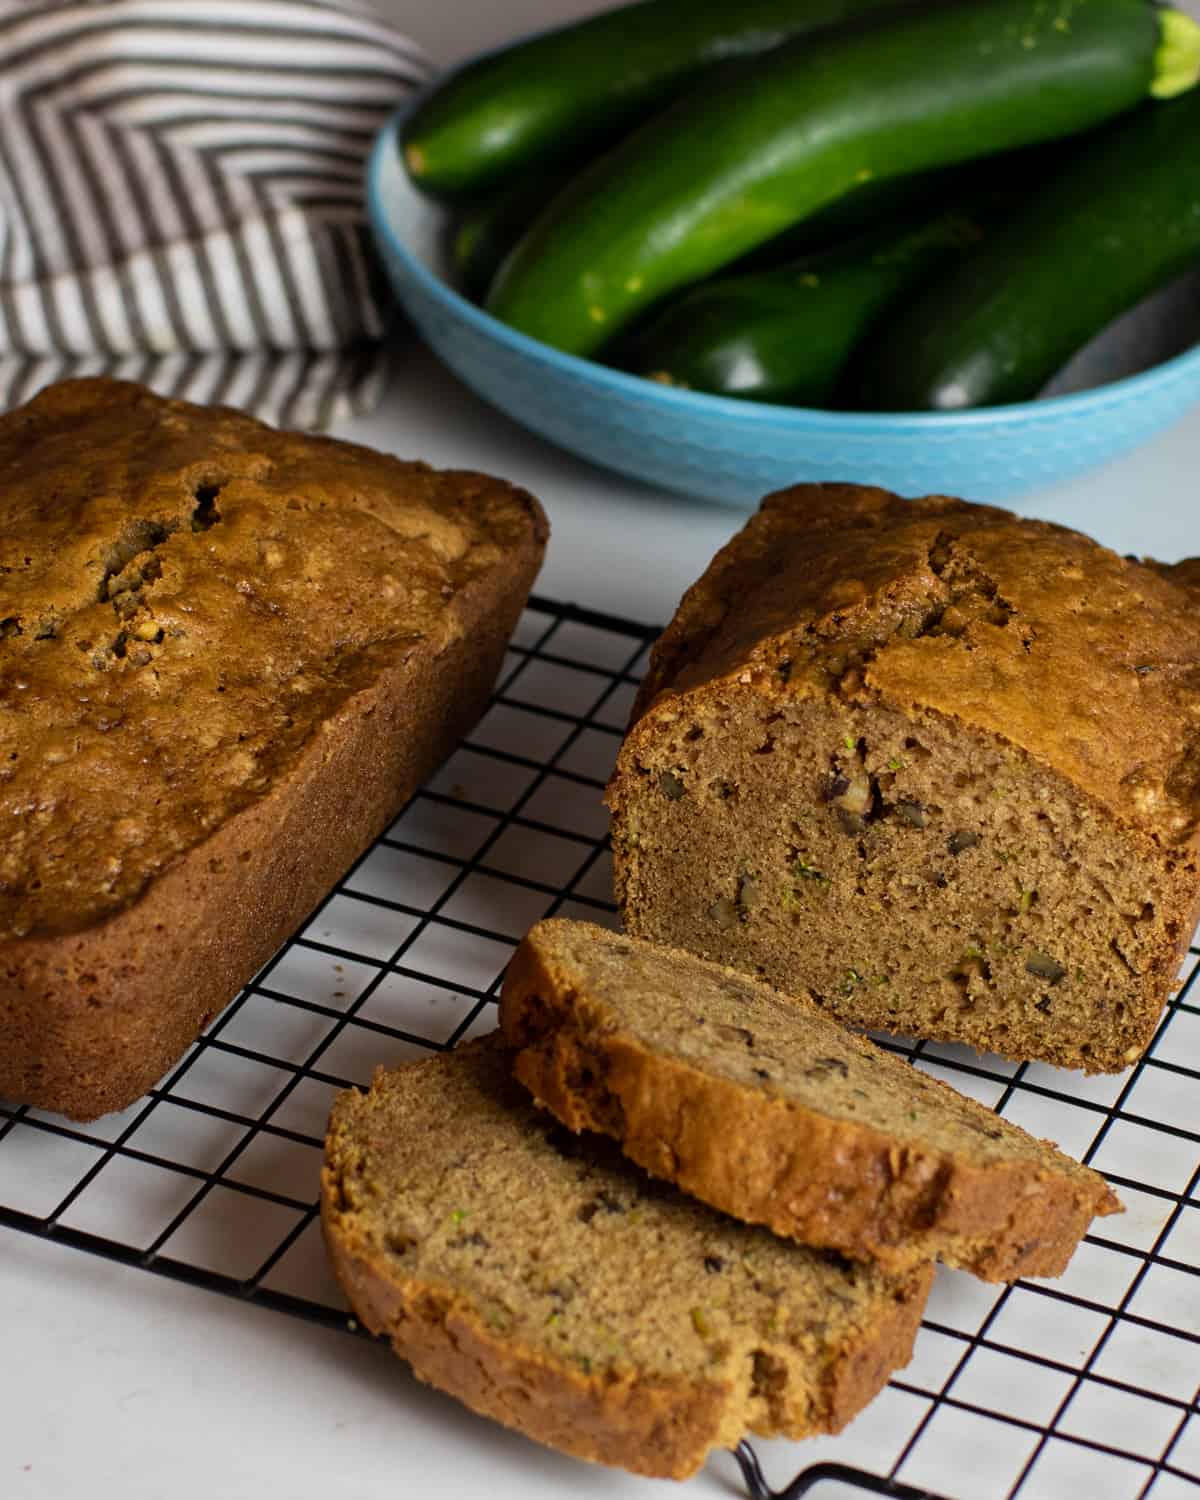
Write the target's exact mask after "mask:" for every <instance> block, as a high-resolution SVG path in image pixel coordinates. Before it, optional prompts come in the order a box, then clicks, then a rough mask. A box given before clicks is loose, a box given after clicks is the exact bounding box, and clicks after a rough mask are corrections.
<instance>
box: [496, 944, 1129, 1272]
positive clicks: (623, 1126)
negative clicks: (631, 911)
mask: <svg viewBox="0 0 1200 1500" xmlns="http://www.w3.org/2000/svg"><path fill="white" fill-rule="evenodd" d="M500 1020H501V1025H502V1027H503V1030H504V1035H505V1038H506V1039H507V1041H508V1042H509V1044H510V1046H512V1047H513V1048H514V1049H515V1052H516V1055H515V1060H514V1064H513V1071H514V1072H515V1074H516V1076H517V1077H518V1078H519V1079H520V1080H521V1081H522V1083H524V1084H525V1085H526V1087H527V1088H528V1089H529V1090H530V1092H531V1093H532V1094H533V1096H534V1098H535V1099H536V1100H537V1101H538V1102H539V1103H541V1104H544V1105H545V1106H546V1107H547V1108H548V1109H549V1110H551V1111H552V1113H553V1114H554V1115H556V1116H557V1118H558V1119H560V1120H561V1121H562V1122H563V1124H564V1125H566V1126H568V1128H570V1129H571V1130H576V1131H578V1130H599V1131H603V1132H604V1133H605V1134H606V1135H611V1136H612V1137H613V1138H614V1139H615V1140H618V1141H619V1142H620V1143H621V1149H622V1150H623V1151H624V1152H625V1154H626V1156H628V1157H630V1158H631V1159H632V1160H633V1161H636V1162H637V1163H638V1164H639V1165H641V1166H643V1167H645V1168H646V1170H647V1171H649V1172H653V1173H654V1174H655V1176H657V1177H664V1178H667V1179H668V1180H669V1181H671V1182H675V1183H678V1185H679V1186H680V1187H682V1188H683V1189H685V1191H687V1192H689V1193H692V1194H693V1195H694V1196H695V1197H697V1198H701V1199H703V1200H704V1202H705V1203H711V1204H712V1205H713V1206H714V1207H715V1208H720V1209H723V1210H724V1211H725V1212H726V1213H730V1214H734V1215H735V1216H736V1217H737V1218H739V1219H744V1220H745V1221H746V1222H747V1223H751V1224H766V1225H767V1226H768V1228H770V1229H772V1230H774V1231H775V1233H776V1234H782V1235H788V1236H790V1237H791V1238H793V1239H796V1240H799V1241H800V1242H801V1243H803V1244H808V1245H823V1246H827V1247H829V1248H832V1249H835V1250H839V1251H841V1252H842V1253H843V1254H845V1255H851V1256H853V1257H854V1258H855V1259H858V1260H875V1261H878V1262H879V1264H880V1265H882V1266H884V1267H885V1268H886V1269H888V1270H891V1271H899V1270H904V1269H907V1268H908V1267H910V1266H914V1265H918V1264H920V1262H922V1261H926V1260H931V1259H933V1258H934V1257H935V1256H936V1257H937V1258H938V1259H941V1260H944V1261H945V1262H946V1263H947V1264H948V1265H952V1266H958V1267H961V1268H962V1269H964V1270H968V1271H973V1272H974V1273H975V1274H976V1275H977V1276H980V1277H982V1278H983V1279H984V1280H985V1281H1011V1280H1013V1279H1014V1278H1015V1277H1017V1276H1057V1275H1059V1274H1060V1273H1061V1272H1062V1271H1064V1270H1065V1269H1066V1267H1067V1263H1068V1261H1069V1260H1070V1258H1071V1255H1072V1254H1073V1253H1074V1250H1075V1247H1076V1245H1077V1244H1078V1243H1079V1240H1080V1239H1081V1238H1082V1236H1083V1235H1084V1233H1085V1232H1086V1230H1087V1228H1088V1225H1089V1224H1090V1223H1091V1221H1092V1218H1093V1216H1094V1215H1096V1214H1109V1213H1116V1212H1119V1210H1120V1204H1119V1203H1118V1202H1117V1199H1116V1197H1115V1195H1114V1194H1113V1193H1112V1191H1111V1190H1110V1188H1109V1186H1108V1184H1107V1183H1106V1182H1105V1181H1104V1178H1103V1177H1101V1176H1100V1174H1099V1172H1093V1171H1092V1170H1091V1168H1090V1167H1084V1166H1081V1165H1080V1164H1079V1163H1078V1162H1076V1161H1072V1160H1071V1158H1070V1157H1069V1156H1064V1155H1063V1153H1062V1152H1061V1151H1059V1150H1057V1149H1056V1148H1055V1147H1054V1146H1053V1145H1051V1144H1050V1142H1049V1141H1036V1140H1034V1139H1033V1137H1032V1136H1030V1135H1029V1134H1028V1133H1027V1132H1026V1131H1024V1130H1022V1129H1021V1128H1020V1127H1019V1126H1017V1125H1013V1124H1011V1123H1010V1122H1009V1121H1008V1120H1004V1119H1002V1118H1000V1117H999V1116H997V1115H995V1114H993V1113H992V1111H991V1110H989V1109H985V1108H984V1107H983V1105H982V1104H979V1103H977V1102H976V1101H975V1100H974V1099H969V1098H967V1097H965V1096H964V1095H962V1094H960V1093H958V1092H957V1091H956V1090H955V1089H952V1088H950V1087H949V1086H948V1085H947V1084H944V1083H942V1082H940V1081H939V1080H938V1079H936V1078H930V1077H929V1076H928V1075H927V1074H926V1073H923V1072H921V1071H920V1070H919V1069H917V1068H914V1067H910V1066H909V1064H908V1063H907V1062H905V1061H903V1060H902V1059H901V1058H899V1057H895V1056H893V1055H892V1054H890V1053H888V1052H885V1051H884V1050H883V1049H882V1048H880V1047H877V1046H876V1045H875V1044H874V1043H873V1042H870V1041H868V1040H867V1039H866V1038H865V1037H860V1036H857V1035H856V1034H855V1033H854V1032H852V1031H849V1030H848V1029H847V1028H846V1027H844V1026H842V1025H841V1024H840V1023H839V1022H837V1021H835V1020H834V1019H833V1018H832V1017H831V1016H829V1015H827V1014H826V1013H825V1012H824V1011H822V1010H820V1009H819V1008H818V1007H817V1006H815V1005H813V1003H812V1002H811V1001H810V1000H809V999H808V998H807V997H805V996H792V995H782V994H780V993H779V991H778V990H775V989H772V988H771V986H770V985H767V984H762V983H758V982H756V981H755V980H752V979H749V978H747V976H746V975H744V974H737V973H735V972H734V971H733V970H732V969H725V968H722V967H721V966H720V965H718V964H713V963H709V962H707V961H706V960H705V959H702V958H697V957H696V956H695V955H694V954H690V953H683V952H681V951H679V950H678V949H674V948H661V947H659V946H658V945H657V944H655V943H647V942H643V941H642V940H640V939H638V938H633V937H627V936H625V935H624V934H618V933H613V932H608V931H607V930H606V929H604V928H602V927H593V926H592V925H591V924H590V923H588V922H567V921H562V920H557V919H553V920H547V921H542V922H539V923H538V924H537V925H536V926H535V927H534V928H533V929H532V930H531V931H530V932H528V933H527V934H526V936H525V938H524V939H523V941H522V943H521V946H520V947H519V948H518V949H517V951H516V953H515V954H514V955H513V959H512V962H511V963H510V964H509V966H508V971H507V973H506V975H505V980H504V993H503V996H502V998H501V1002H500Z"/></svg>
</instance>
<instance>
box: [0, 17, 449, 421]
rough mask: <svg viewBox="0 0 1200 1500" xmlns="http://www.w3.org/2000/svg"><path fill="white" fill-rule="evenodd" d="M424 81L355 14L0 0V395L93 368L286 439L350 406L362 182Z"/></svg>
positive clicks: (358, 368)
mask: <svg viewBox="0 0 1200 1500" xmlns="http://www.w3.org/2000/svg"><path fill="white" fill-rule="evenodd" d="M427 74H428V68H427V65H426V63H425V61H424V59H423V58H422V56H421V54H420V53H419V51H418V50H417V49H416V47H415V46H414V45H413V44H412V43H411V42H409V41H408V40H406V39H405V38H404V37H403V36H401V35H400V34H399V33H397V32H396V31H395V30H394V29H393V28H392V27H390V26H388V25H387V24H385V23H384V22H383V21H381V20H380V19H379V18H378V17H376V16H373V15H372V13H371V12H370V11H369V10H368V9H367V8H366V7H365V6H363V5H360V4H358V3H355V0H340V3H338V0H89V3H69V4H63V3H61V0H40V3H29V0H0V405H3V406H11V405H15V404H17V403H18V402H20V401H23V400H25V399H26V398H27V397H28V396H29V395H31V394H32V393H33V391H35V390H37V389H39V388H40V387H41V386H42V385H45V384H46V383H47V382H48V381H49V380H53V379H57V378H59V377H61V376H64V375H69V374H97V373H111V374H115V375H121V376H125V377H128V378H133V379H139V380H143V381H145V382H146V383H147V384H150V385H152V386H154V387H155V389H157V390H160V391H162V392H163V393H165V394H175V395H184V396H187V397H188V398H190V399H196V400H206V401H224V402H228V403H230V404H234V405H239V406H242V407H245V408H246V409H248V410H252V411H255V412H257V413H258V414H259V415H262V416H264V417H266V418H267V419H268V420H271V421H277V422H282V423H284V424H285V425H288V426H302V427H319V426H324V425H327V424H328V423H329V421H331V420H333V419H334V418H335V417H337V416H340V415H343V414H344V413H346V412H348V411H357V410H362V409H364V408H365V407H366V406H367V405H369V404H370V403H371V402H372V401H373V400H374V398H375V395H376V393H377V388H378V384H379V372H380V357H379V349H380V340H381V338H382V336H383V334H384V332H385V327H386V323H387V319H388V315H389V314H388V299H387V294H386V288H385V286H384V283H383V280H382V277H381V273H380V272H379V270H378V268H377V266H376V263H375V261H374V259H373V257H372V254H371V250H370V245H369V237H368V234H367V230H366V224H365V210H364V201H363V191H362V177H363V168H364V164H365V161H366V157H367V154H368V152H369V149H370V146H371V142H372V139H373V137H374V136H375V134H376V133H377V132H378V130H379V129H380V127H381V126H382V125H383V123H384V122H385V121H386V119H387V118H388V116H389V115H390V114H391V113H392V111H393V110H394V109H395V108H396V107H397V105H398V104H399V103H400V102H401V100H402V99H403V97H404V96H405V95H406V94H407V93H408V92H409V91H410V90H411V89H412V88H413V87H414V86H415V85H417V84H419V83H420V82H422V81H423V80H424V78H425V77H426V76H427Z"/></svg>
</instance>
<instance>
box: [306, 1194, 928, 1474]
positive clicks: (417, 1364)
mask: <svg viewBox="0 0 1200 1500" xmlns="http://www.w3.org/2000/svg"><path fill="white" fill-rule="evenodd" d="M335 1202H336V1185H335V1182H334V1181H333V1179H332V1178H331V1174H330V1169H329V1168H325V1170H324V1172H323V1173H322V1194H321V1225H322V1228H323V1230H324V1233H325V1243H326V1245H327V1246H328V1249H329V1255H330V1260H331V1263H332V1265H333V1269H334V1273H335V1275H336V1276H337V1278H338V1281H339V1282H340V1283H341V1285H342V1288H343V1290H344V1291H345V1293H346V1296H347V1298H348V1299H349V1301H350V1305H351V1307H353V1308H354V1310H355V1313H356V1314H357V1315H358V1317H359V1318H360V1319H361V1321H362V1322H363V1323H364V1324H365V1325H366V1327H367V1328H369V1329H370V1330H371V1332H372V1333H376V1334H384V1335H386V1337H387V1338H388V1339H389V1340H390V1341H391V1344H392V1348H393V1349H394V1350H395V1352H396V1353H397V1354H398V1355H399V1356H400V1357H401V1359H404V1360H407V1361H408V1363H409V1364H410V1365H411V1366H412V1368H413V1373H414V1374H415V1375H416V1376H417V1378H418V1380H423V1381H425V1383H426V1384H427V1385H432V1386H436V1387H437V1389H438V1390H441V1391H446V1392H448V1393H449V1394H450V1395H452V1396H454V1397H455V1398H456V1399H457V1400H459V1401H461V1402H462V1403H463V1404H464V1405H465V1406H469V1407H470V1408H471V1410H472V1411H475V1412H478V1413H479V1415H480V1416H484V1417H490V1418H491V1419H492V1420H493V1421H495V1422H501V1423H503V1424H504V1426H505V1427H511V1428H514V1429H515V1430H516V1431H517V1432H523V1433H524V1434H525V1435H526V1436H527V1437H531V1438H533V1439H534V1440H535V1441H536V1442H539V1443H545V1444H547V1445H548V1446H549V1447H551V1448H557V1449H558V1450H559V1451H560V1452H563V1453H569V1454H571V1455H572V1457H574V1458H582V1459H587V1460H589V1461H591V1462H592V1463H601V1464H613V1465H619V1466H623V1467H625V1468H629V1469H633V1470H635V1471H636V1472H637V1473H639V1474H650V1475H654V1476H656V1477H659V1478H663V1479H686V1478H687V1477H688V1475H689V1474H692V1473H694V1472H695V1471H696V1469H697V1468H699V1466H700V1464H702V1463H703V1462H704V1457H705V1456H706V1455H707V1453H708V1450H709V1448H710V1447H711V1446H712V1434H713V1432H714V1431H715V1430H716V1429H717V1428H718V1427H719V1425H720V1422H721V1416H722V1413H723V1409H724V1406H725V1392H724V1391H723V1390H721V1389H720V1388H719V1387H717V1386H697V1385H693V1384H692V1383H691V1382H690V1381H686V1380H682V1379H679V1380H659V1381H653V1382H652V1381H647V1380H643V1379H638V1378H636V1377H633V1376H626V1377H625V1378H623V1379H616V1380H613V1379H608V1378H602V1377H597V1376H588V1375H584V1374H582V1373H581V1372H580V1371H578V1370H573V1369H569V1368H568V1367H566V1366H565V1365H564V1364H563V1363H562V1362H561V1361H552V1360H549V1359H547V1358H546V1357H545V1356H544V1355H543V1354H542V1353H541V1352H540V1351H538V1350H535V1349H526V1348H522V1347H520V1346H514V1345H513V1344H512V1343H511V1342H510V1341H509V1340H507V1339H505V1338H504V1337H503V1336H502V1335H500V1334H497V1333H495V1332H493V1331H492V1330H491V1329H489V1328H488V1327H487V1326H486V1324H485V1323H484V1322H483V1321H482V1320H481V1319H480V1317H479V1315H478V1313H477V1312H476V1310H475V1309H474V1308H473V1307H472V1305H471V1303H470V1302H469V1301H468V1300H467V1299H466V1298H464V1297H461V1296H459V1295H457V1294H456V1293H455V1292H454V1291H453V1290H452V1289H451V1288H448V1287H438V1286H435V1285H430V1284H427V1283H424V1282H421V1281H418V1280H413V1279H411V1278H407V1277H405V1278H398V1277H395V1276H393V1275H389V1274H388V1273H387V1272H386V1271H385V1270H384V1269H383V1268H382V1267H381V1265H380V1262H379V1258H378V1256H377V1255H373V1254H372V1252H371V1248H370V1247H369V1246H364V1245H362V1243H361V1242H360V1240H359V1239H358V1237H357V1236H356V1235H355V1233H354V1230H353V1228H352V1227H348V1226H347V1225H345V1224H344V1222H343V1221H342V1219H341V1218H340V1217H339V1214H338V1211H337V1209H336V1207H335V1206H334V1205H335ZM910 1340H911V1334H910ZM898 1362H899V1361H898V1360H893V1361H892V1363H891V1364H889V1365H888V1367H887V1368H888V1369H889V1370H891V1369H893V1368H894V1367H895V1364H896V1363H898ZM885 1378H886V1377H885ZM851 1384H852V1385H853V1383H851ZM856 1394H857V1392H856V1391H855V1390H854V1389H851V1390H849V1391H847V1392H846V1394H845V1395H844V1396H842V1398H841V1399H842V1403H843V1404H849V1403H850V1402H853V1400H854V1396H855V1395H856ZM872 1394H873V1392H872ZM862 1404H863V1401H862V1400H861V1399H860V1400H859V1401H858V1403H857V1405H856V1406H854V1408H853V1409H854V1410H858V1408H859V1407H861V1406H862Z"/></svg>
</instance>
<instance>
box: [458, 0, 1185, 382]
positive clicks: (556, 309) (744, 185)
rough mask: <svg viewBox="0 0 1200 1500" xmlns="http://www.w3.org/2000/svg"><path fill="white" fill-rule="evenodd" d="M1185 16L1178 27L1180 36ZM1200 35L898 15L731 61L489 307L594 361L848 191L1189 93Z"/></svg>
mask: <svg viewBox="0 0 1200 1500" xmlns="http://www.w3.org/2000/svg"><path fill="white" fill-rule="evenodd" d="M1177 23H1181V24H1177ZM1197 36H1200V27H1197V25H1196V23H1194V22H1191V21H1188V20H1187V18H1186V17H1183V16H1181V15H1180V14H1179V13H1178V12H1159V11H1158V10H1156V9H1155V8H1154V7H1152V6H1151V5H1149V4H1147V3H1145V0H1055V3H1050V0H970V3H957V4H949V5H939V6H936V7H935V8H932V9H928V8H912V9H907V8H905V9H901V10H896V11H894V12H891V13H890V14H886V15H882V16H880V17H877V18H876V20H875V22H874V23H873V24H871V25H862V26H854V27H840V28H836V29H833V30H828V31H825V32H822V33H820V35H819V36H818V37H817V38H803V39H801V40H799V41H796V42H789V43H785V44H784V45H782V46H781V47H778V48H776V49H775V50H774V51H773V52H770V53H768V54H766V55H764V56H762V57H759V58H755V59H754V60H753V61H752V62H750V63H734V64H730V65H729V66H728V67H727V68H725V69H723V70H721V72H720V73H718V74H716V75H714V76H712V77H711V78H710V79H709V80H708V81H707V82H706V83H705V84H704V86H703V87H700V88H697V89H695V90H694V91H692V92H691V93H689V94H687V95H685V96H684V97H683V98H682V99H680V100H678V101H677V102H676V103H674V104H672V105H670V106H669V107H668V108H667V109H665V110H664V111H663V112H661V113H660V114H658V115H656V116H654V118H652V119H651V120H650V121H649V122H648V123H646V124H645V125H643V126H642V127H641V128H640V129H639V130H636V131H634V133H633V134H632V135H629V136H626V137H625V139H624V140H622V141H621V142H620V144H619V145H617V146H616V147H615V148H614V149H613V150H611V151H610V152H608V153H607V154H606V155H605V156H603V157H601V158H600V159H599V160H598V161H596V162H595V163H593V165H592V166H591V167H590V168H588V170H587V171H585V172H584V173H583V174H582V175H581V176H580V177H578V178H576V179H575V181H574V182H572V183H571V185H570V186H569V187H568V188H567V189H566V191H565V192H563V193H560V194H559V195H558V197H557V198H555V200H554V201H553V203H551V204H550V206H549V207H548V208H547V209H546V211H545V212H544V213H543V214H542V215H541V216H540V217H539V218H538V220H537V222H536V223H535V224H534V225H533V227H532V228H531V229H530V231H529V232H528V233H527V234H526V235H525V237H524V238H523V239H522V240H521V241H520V243H519V244H518V245H517V246H516V248H515V249H514V250H513V252H512V254H511V255H509V257H508V258H507V260H506V261H505V263H504V265H503V266H502V267H501V268H500V272H499V274H498V276H497V277H496V280H495V281H494V282H493V284H492V288H491V292H490V293H489V296H488V308H489V310H490V311H491V312H493V313H494V314H495V315H496V316H497V317H498V318H501V319H503V320H504V321H505V322H508V323H511V324H512V325H513V326H514V327H516V328H518V329H520V330H521V331H522V332H524V333H527V334H530V335H532V336H533V337H534V338H538V339H542V340H544V341H545V342H546V343H549V344H553V345H555V346H556V347H558V348H560V349H565V350H567V351H569V352H571V353H574V354H583V355H587V354H591V353H592V352H593V351H595V350H596V349H598V348H599V347H600V346H601V345H602V344H603V343H605V342H606V341H607V340H608V339H610V338H611V337H612V336H613V335H614V334H616V333H618V332H619V331H620V330H621V329H622V328H624V327H625V326H626V325H627V324H629V323H630V322H631V321H632V320H633V319H634V318H635V317H637V316H638V315H639V314H641V313H642V312H644V311H645V310H646V309H648V308H649V307H650V306H652V305H653V304H654V303H655V302H657V301H658V300H659V299H660V298H662V297H665V296H667V295H668V294H670V293H671V292H673V291H675V290H676V289H677V288H679V287H682V286H686V285H688V284H690V283H691V282H694V281H698V280H700V279H701V278H702V277H704V276H708V275H711V274H712V272H714V271H716V270H718V269H720V268H721V267H722V266H724V265H728V264H729V263H730V262H731V261H733V260H735V259H737V258H738V257H739V256H741V255H744V254H745V253H746V252H747V251H749V250H750V249H752V248H753V247H754V246H756V245H759V244H762V243H763V242H764V241H766V240H768V239H770V238H771V237H772V236H773V235H776V234H778V233H780V232H781V231H782V230H783V229H785V228H787V227H788V225H790V224H793V223H798V222H800V221H801V220H803V219H806V218H808V217H809V216H810V215H811V214H813V213H815V212H816V211H817V210H818V209H819V208H821V207H822V205H824V204H827V203H830V202H833V201H834V200H835V199H837V198H840V197H843V196H844V195H845V194H846V193H848V192H849V191H851V190H852V189H853V188H854V187H855V186H856V185H861V184H862V183H863V182H867V181H882V180H885V179H890V178H893V177H897V176H902V175H904V174H905V173H909V172H918V171H926V170H930V169H933V168H935V167H939V166H947V165H949V164H951V163H953V162H956V161H965V160H969V159H971V158H974V157H979V156H984V155H988V154H991V153H995V152H999V151H1005V150H1010V149H1013V148H1016V147H1018V146H1021V145H1029V144H1033V143H1035V142H1037V141H1042V140H1049V139H1053V138H1056V137H1058V136H1063V135H1069V134H1073V133H1075V132H1078V131H1082V130H1085V129H1088V128H1089V127H1091V126H1093V125H1096V124H1099V123H1101V122H1102V121H1104V120H1105V119H1108V118H1111V117H1112V116H1114V115H1117V114H1120V113H1122V112H1123V111H1125V110H1128V109H1132V108H1133V107H1134V105H1136V104H1137V103H1138V102H1139V101H1140V100H1142V99H1144V98H1145V97H1146V96H1147V95H1148V94H1150V93H1152V92H1154V91H1156V90H1159V89H1162V88H1165V87H1167V86H1170V87H1173V88H1179V89H1182V88H1185V87H1188V86H1189V85H1190V84H1191V83H1192V82H1194V81H1195V78H1196V76H1197V74H1198V73H1200V54H1198V55H1197V56H1196V57H1194V58H1189V59H1188V66H1187V67H1186V68H1183V69H1181V68H1180V64H1179V58H1178V54H1179V50H1180V47H1181V45H1182V46H1183V48H1184V50H1185V51H1186V47H1187V45H1188V44H1190V43H1191V42H1192V41H1194V39H1195V38H1196V37H1197Z"/></svg>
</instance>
